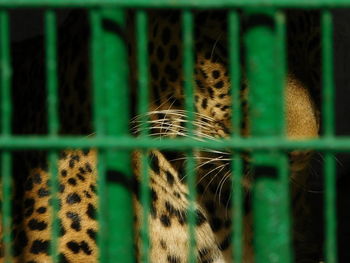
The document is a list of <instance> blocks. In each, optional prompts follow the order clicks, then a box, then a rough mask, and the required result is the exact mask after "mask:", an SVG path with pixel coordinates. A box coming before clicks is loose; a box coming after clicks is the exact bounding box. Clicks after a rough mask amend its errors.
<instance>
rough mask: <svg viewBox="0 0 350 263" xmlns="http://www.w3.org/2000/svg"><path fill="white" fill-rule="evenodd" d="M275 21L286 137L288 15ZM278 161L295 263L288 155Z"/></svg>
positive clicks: (278, 14)
mask: <svg viewBox="0 0 350 263" xmlns="http://www.w3.org/2000/svg"><path fill="white" fill-rule="evenodd" d="M274 20H275V23H276V38H277V41H276V51H277V56H276V60H277V63H276V65H278V67H277V69H276V79H277V86H278V87H280V88H281V90H280V94H281V98H283V99H282V100H281V101H282V111H281V114H280V115H279V116H280V118H282V120H281V123H280V135H281V136H286V135H287V129H286V121H285V120H286V117H285V108H286V102H285V101H286V100H285V86H286V83H287V81H286V71H287V63H286V61H287V48H286V46H287V45H286V15H285V13H284V12H283V11H281V10H278V11H276V12H275V14H274ZM278 157H279V158H278V160H277V162H278V163H277V169H278V173H279V180H280V188H281V192H280V196H281V197H280V198H281V204H282V205H281V215H280V218H281V222H282V224H281V232H282V233H284V234H285V235H286V238H285V240H284V242H285V245H286V246H287V249H285V250H284V251H283V253H284V254H283V256H284V257H286V258H287V259H286V260H285V262H287V261H290V262H292V261H293V254H292V252H291V250H290V247H288V246H291V244H292V238H291V235H292V232H291V231H290V228H291V225H292V221H291V215H292V214H291V212H290V209H289V208H290V203H291V200H290V184H289V183H290V178H289V176H290V174H289V169H288V168H289V162H288V158H287V155H286V154H285V153H279V156H278Z"/></svg>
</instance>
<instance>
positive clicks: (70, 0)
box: [0, 0, 350, 9]
mask: <svg viewBox="0 0 350 263" xmlns="http://www.w3.org/2000/svg"><path fill="white" fill-rule="evenodd" d="M0 6H2V7H6V8H28V7H30V8H35V7H41V8H42V7H46V8H48V7H50V8H53V7H55V8H56V7H63V8H68V7H84V8H85V7H86V8H92V7H102V6H103V7H107V8H109V7H122V8H198V9H208V8H246V7H276V8H277V7H278V8H292V7H294V8H321V7H330V8H341V7H349V6H350V2H349V0H308V1H305V0H216V1H212V0H193V1H188V0H177V1H174V0H99V1H96V0H0Z"/></svg>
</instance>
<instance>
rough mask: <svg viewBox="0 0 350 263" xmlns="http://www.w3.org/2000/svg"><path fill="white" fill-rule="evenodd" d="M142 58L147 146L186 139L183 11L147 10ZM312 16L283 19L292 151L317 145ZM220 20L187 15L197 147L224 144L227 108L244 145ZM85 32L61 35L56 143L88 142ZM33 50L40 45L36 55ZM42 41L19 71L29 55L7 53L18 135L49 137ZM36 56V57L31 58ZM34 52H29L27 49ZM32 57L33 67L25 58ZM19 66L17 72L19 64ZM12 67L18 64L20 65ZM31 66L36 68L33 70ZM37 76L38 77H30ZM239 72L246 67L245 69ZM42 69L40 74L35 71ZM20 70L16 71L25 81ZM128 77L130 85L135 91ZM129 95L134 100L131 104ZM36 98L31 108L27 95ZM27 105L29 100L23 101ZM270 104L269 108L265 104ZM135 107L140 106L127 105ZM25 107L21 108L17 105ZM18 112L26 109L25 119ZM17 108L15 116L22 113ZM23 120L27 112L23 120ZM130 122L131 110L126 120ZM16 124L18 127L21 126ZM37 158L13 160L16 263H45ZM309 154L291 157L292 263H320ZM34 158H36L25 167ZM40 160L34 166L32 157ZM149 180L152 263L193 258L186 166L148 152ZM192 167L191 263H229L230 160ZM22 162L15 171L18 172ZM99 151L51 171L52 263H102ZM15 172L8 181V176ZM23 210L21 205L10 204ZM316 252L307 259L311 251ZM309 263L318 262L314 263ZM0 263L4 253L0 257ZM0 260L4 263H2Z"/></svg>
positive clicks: (207, 152) (41, 168)
mask: <svg viewBox="0 0 350 263" xmlns="http://www.w3.org/2000/svg"><path fill="white" fill-rule="evenodd" d="M133 17H134V14H133V13H132V12H131V13H130V14H129V20H130V21H131V22H130V21H129V24H128V27H127V30H126V31H127V32H124V33H125V36H126V38H128V40H127V42H128V43H129V60H130V61H129V63H130V65H131V66H130V68H132V69H135V68H136V64H135V53H136V52H135V41H136V40H135V39H134V38H133V37H132V36H128V34H130V35H133V34H134V30H133V26H134V25H133V22H132V21H133ZM148 18H149V20H148V47H147V48H148V53H149V61H150V63H149V76H150V105H149V111H148V112H147V113H146V114H145V115H146V116H147V118H148V119H149V123H150V125H149V128H148V129H149V130H148V132H149V135H150V136H151V137H155V138H162V137H168V138H175V137H184V136H189V135H188V134H189V133H188V130H187V128H186V127H187V126H186V122H187V121H188V120H187V117H186V116H187V115H188V112H186V110H185V109H184V100H185V95H184V89H183V82H184V81H183V76H182V60H183V57H182V49H183V48H182V34H181V22H180V21H181V16H180V12H179V11H174V10H164V11H160V10H155V11H149V16H148ZM318 19H319V15H318V14H317V12H313V11H296V10H291V11H288V12H287V32H288V36H287V44H288V45H287V52H288V72H287V76H286V81H285V82H286V85H285V99H284V102H285V111H286V120H285V122H286V135H287V137H288V138H290V139H295V140H300V139H310V138H316V137H317V136H318V133H319V126H320V122H319V111H318V98H317V93H318V90H317V89H318V87H319V85H320V84H319V76H320V72H319V71H320V61H319V57H320V39H319V34H320V33H319V32H320V29H319V22H317V21H318ZM226 30H227V12H226V10H215V11H213V10H210V11H204V10H203V11H194V44H195V45H194V46H195V49H194V55H195V57H194V67H195V70H194V80H195V81H194V91H195V94H194V106H195V115H194V116H195V117H194V120H193V125H194V131H193V133H194V135H193V136H194V137H195V138H197V139H199V140H203V139H209V140H215V139H220V138H230V136H231V133H232V129H233V127H232V125H231V117H232V114H233V113H232V110H231V108H232V104H233V103H241V105H242V109H243V121H242V127H241V130H242V136H243V137H249V136H250V129H249V121H248V120H247V118H249V117H248V113H247V112H248V108H249V103H248V102H247V94H248V93H249V82H247V81H245V80H244V81H242V82H243V83H242V85H241V86H242V87H240V100H241V101H240V102H232V100H231V97H230V94H231V91H230V89H231V85H230V77H229V72H228V54H227V35H226V34H225V32H226ZM89 35H90V30H89V26H88V23H87V14H86V12H85V11H82V10H79V11H77V10H75V11H72V14H71V15H70V16H69V18H67V21H66V23H65V25H63V26H62V28H61V29H59V32H58V36H59V38H58V41H59V42H58V52H59V57H60V58H62V59H60V60H59V65H58V75H59V95H60V98H62V101H60V102H59V107H60V121H61V130H60V134H62V135H65V134H86V135H87V136H94V135H93V130H92V126H91V121H90V120H89V119H91V111H92V106H91V104H92V103H91V97H92V92H91V88H90V86H91V78H90V77H89V76H91V72H89V69H88V67H87V65H89V62H90V61H89V56H88V54H89V49H88V45H87V43H89ZM38 43H41V44H38ZM42 43H43V40H42V38H40V37H39V39H34V40H31V41H30V43H29V41H25V45H23V44H22V43H21V45H18V49H19V50H21V49H23V46H25V49H26V50H27V51H26V52H27V54H28V56H29V57H32V60H31V61H29V62H28V63H27V64H26V63H23V58H24V57H25V56H26V53H25V52H22V51H19V52H18V53H15V52H13V57H14V58H13V59H14V62H13V64H14V65H15V66H17V65H18V66H17V67H15V68H14V91H13V100H14V103H15V107H14V111H15V112H14V115H15V116H20V117H21V118H14V121H13V127H14V132H15V133H16V134H20V135H23V134H47V120H46V119H47V118H46V115H45V112H46V111H45V106H44V105H43V101H44V100H45V96H46V93H45V92H44V89H43V88H41V87H44V83H43V80H44V79H45V77H44V68H43V66H40V65H43V64H44V63H43V57H44V51H43V44H42ZM38 45H39V47H40V48H39V49H40V50H41V51H40V52H39V53H38V54H35V55H33V50H37V49H38V48H37V47H38ZM34 47H36V49H34ZM33 57H34V58H33ZM16 59H17V60H16ZM16 61H17V62H16ZM33 61H34V62H33ZM33 64H34V65H33ZM243 64H244V63H242V67H244V65H243ZM38 65H39V66H38ZM22 68H24V69H22ZM28 68H29V70H28ZM135 71H136V70H132V72H131V74H130V75H131V77H130V79H131V82H132V83H134V82H136V80H137V77H136V74H135V73H136V72H135ZM134 86H135V85H133V84H131V93H132V96H133V99H135V97H136V96H137V92H136V89H135V87H134ZM32 93H33V94H35V95H34V96H33V95H31V94H32ZM29 96H30V97H33V100H29V99H28V97H29ZM267 96H269V95H268V94H267ZM135 100H136V99H135ZM25 102H26V104H24V103H25ZM16 105H17V106H18V107H16ZM21 105H29V107H28V108H26V110H25V111H23V110H21V107H20V106H21ZM22 108H23V106H22ZM29 109H31V110H29ZM134 112H135V110H134ZM133 115H134V117H132V118H131V119H130V133H132V134H133V135H134V136H138V134H139V133H140V132H141V131H140V128H139V127H140V124H142V123H140V122H141V119H142V117H143V116H140V115H137V114H133ZM23 121H24V122H23ZM45 155H46V153H45V152H40V153H38V152H35V153H33V152H30V153H28V152H25V153H22V152H21V153H19V154H18V156H15V158H14V159H15V164H16V166H18V167H16V169H18V174H20V176H21V177H17V178H20V180H18V179H16V180H18V181H19V182H20V181H24V182H25V183H24V184H23V186H21V185H20V186H17V188H18V189H16V194H15V196H16V198H15V199H16V206H15V208H14V209H13V215H14V216H13V217H14V231H13V239H14V240H13V248H12V250H13V262H28V263H29V262H30V263H34V262H36V263H39V262H40V263H41V262H52V257H51V256H50V244H51V243H50V242H51V235H50V233H51V228H52V226H51V223H52V222H51V221H52V219H51V214H52V207H51V202H52V201H51V200H52V197H51V194H50V191H51V190H50V173H49V169H48V164H47V160H46V159H45V158H42V156H45ZM312 155H313V151H311V150H310V151H291V152H290V153H289V159H290V161H289V171H290V174H291V175H290V178H291V179H290V182H291V183H290V188H291V199H292V207H293V218H295V221H293V239H294V241H293V243H294V248H295V251H296V252H295V253H296V254H295V261H296V262H318V258H317V256H318V255H317V253H319V251H318V247H317V244H316V242H315V241H314V240H312V234H310V235H307V233H308V232H309V229H308V227H309V225H310V222H309V219H308V217H307V211H308V208H307V203H306V202H305V192H306V189H307V179H308V173H309V172H308V169H309V164H310V159H311V158H312ZM33 156H34V157H33ZM37 156H40V157H37ZM147 156H148V158H149V160H150V167H149V169H148V174H149V176H150V183H149V189H150V192H151V207H150V215H149V218H147V219H146V220H148V222H149V223H148V228H149V238H150V249H149V256H150V261H151V262H169V263H180V262H187V255H188V254H187V251H188V248H189V234H188V214H187V210H188V208H189V205H190V201H189V190H188V185H187V183H186V174H185V172H184V166H185V163H186V158H187V157H186V155H184V154H183V153H181V152H176V151H163V150H157V149H151V150H149V151H148V152H147ZM193 157H194V159H195V161H196V192H197V198H196V201H195V204H194V213H195V229H194V235H195V239H196V245H195V256H196V260H197V262H202V263H204V262H213V263H224V262H232V247H231V236H232V231H233V229H232V224H233V222H232V218H231V217H230V215H231V214H232V212H231V208H230V207H231V205H230V202H231V200H230V192H231V188H230V183H229V182H230V180H231V179H230V177H231V170H230V166H229V165H230V161H231V160H232V156H231V153H229V152H224V151H219V150H215V149H201V150H199V151H196V152H194V156H193ZM140 159H141V152H140V151H137V150H135V151H134V152H133V153H132V171H133V175H134V176H133V179H134V180H133V185H134V187H133V188H132V189H131V191H132V195H133V206H134V211H135V222H134V229H135V231H134V232H135V238H134V240H135V247H136V250H135V251H136V252H135V253H136V258H137V259H136V260H137V261H138V262H140V261H141V258H142V254H141V252H140V247H141V246H142V241H141V238H140V234H139V231H140V228H141V225H142V220H143V219H142V214H143V207H142V205H141V202H140V199H139V193H138V190H139V184H140V181H141V170H142V169H141V163H140ZM242 159H243V160H244V162H245V168H246V169H245V175H244V177H243V181H242V185H243V188H244V192H245V193H244V199H245V203H244V218H243V223H244V226H243V259H244V262H254V249H253V245H252V244H253V238H254V231H253V228H252V213H253V211H252V208H251V206H250V194H249V193H250V190H251V186H252V184H253V181H254V175H252V174H251V173H250V170H249V162H250V156H249V154H246V155H242ZM20 162H23V165H22V166H23V167H22V166H21V165H17V164H18V163H20ZM97 163H98V150H96V149H87V150H82V149H66V150H63V151H62V152H61V153H60V156H59V160H58V162H57V169H58V181H59V193H58V198H59V210H58V212H57V217H58V220H59V230H60V231H59V236H58V253H59V254H58V258H59V262H98V259H99V248H98V246H97V243H96V240H97V236H98V231H99V224H98V221H97V214H98V211H99V208H98V204H99V202H98V200H99V197H98V196H99V195H98V192H97V184H98V180H97V178H98V173H97ZM15 172H16V170H15ZM18 200H19V201H18ZM314 246H315V247H314ZM315 254H316V255H315ZM2 257H3V253H2ZM1 260H3V258H2V259H1Z"/></svg>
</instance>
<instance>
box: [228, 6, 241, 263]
mask: <svg viewBox="0 0 350 263" xmlns="http://www.w3.org/2000/svg"><path fill="white" fill-rule="evenodd" d="M239 36H240V28H239V15H238V13H237V11H229V13H228V41H229V43H228V47H229V56H230V57H229V59H230V64H229V67H230V68H229V69H230V80H231V90H230V92H231V100H232V101H231V103H232V119H231V123H232V131H233V132H232V136H233V137H234V138H237V139H239V138H240V136H241V119H242V117H241V115H242V110H241V102H240V90H241V89H240V87H241V78H240V76H241V72H240V68H241V65H240V55H239V50H240V39H239ZM232 150H233V151H234V150H235V149H232ZM232 172H233V179H232V187H231V188H232V191H233V193H232V195H233V207H232V218H233V235H232V244H233V250H232V252H233V259H234V262H236V263H241V262H242V260H243V189H242V174H243V164H242V159H241V157H240V155H239V154H237V153H236V154H235V155H234V156H233V161H232Z"/></svg>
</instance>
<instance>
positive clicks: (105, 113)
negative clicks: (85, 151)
mask: <svg viewBox="0 0 350 263" xmlns="http://www.w3.org/2000/svg"><path fill="white" fill-rule="evenodd" d="M91 22H92V23H93V24H92V28H93V30H92V32H93V34H92V44H93V45H92V49H93V60H92V61H94V62H96V64H95V65H93V72H94V73H93V74H94V80H93V83H94V89H93V90H94V96H96V98H95V99H96V101H95V103H94V111H95V113H94V116H95V117H94V118H95V128H96V137H97V138H101V139H102V140H103V138H104V136H106V135H112V136H114V135H116V136H118V135H123V136H126V135H128V132H129V119H130V114H129V89H128V85H127V83H128V59H127V50H126V43H125V39H124V34H125V32H126V31H125V30H126V28H125V25H126V24H125V13H124V11H123V10H118V9H114V8H112V9H107V8H102V9H100V10H95V11H94V12H93V13H92V21H91ZM94 23H95V25H94ZM98 51H101V53H98ZM97 66H99V67H100V68H99V69H97ZM116 72H118V74H116ZM120 113H123V114H120ZM116 116H118V117H116ZM105 158H106V159H105V160H106V167H105V169H106V171H108V172H113V173H115V174H116V176H117V177H118V179H117V181H109V183H108V184H106V188H105V189H106V193H105V194H103V195H101V196H100V204H102V203H105V202H106V208H107V209H106V210H104V211H103V213H106V212H107V214H106V215H107V220H108V221H107V223H108V227H107V229H108V235H107V236H106V237H105V238H107V251H106V252H107V255H106V256H105V255H103V254H101V260H104V261H105V262H108V261H110V260H113V262H134V257H133V252H134V249H133V236H134V235H133V233H132V222H133V220H132V219H133V209H132V202H131V193H130V191H129V189H126V187H125V186H124V185H122V184H121V183H119V180H122V181H123V180H130V179H131V174H132V172H131V162H130V153H129V152H127V151H119V150H118V151H116V150H113V149H111V148H109V149H107V150H106V156H105ZM119 177H120V178H119ZM122 177H124V178H122ZM99 180H100V181H99V182H101V181H102V184H104V182H103V180H105V179H104V174H101V173H99ZM99 190H101V189H99ZM105 198H106V199H105ZM107 201H108V202H107ZM103 209H105V208H103ZM117 211H119V212H117ZM120 211H123V217H120ZM102 232H103V230H101V231H100V234H102ZM100 244H101V243H100ZM104 245H106V244H104ZM101 253H104V251H101Z"/></svg>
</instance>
